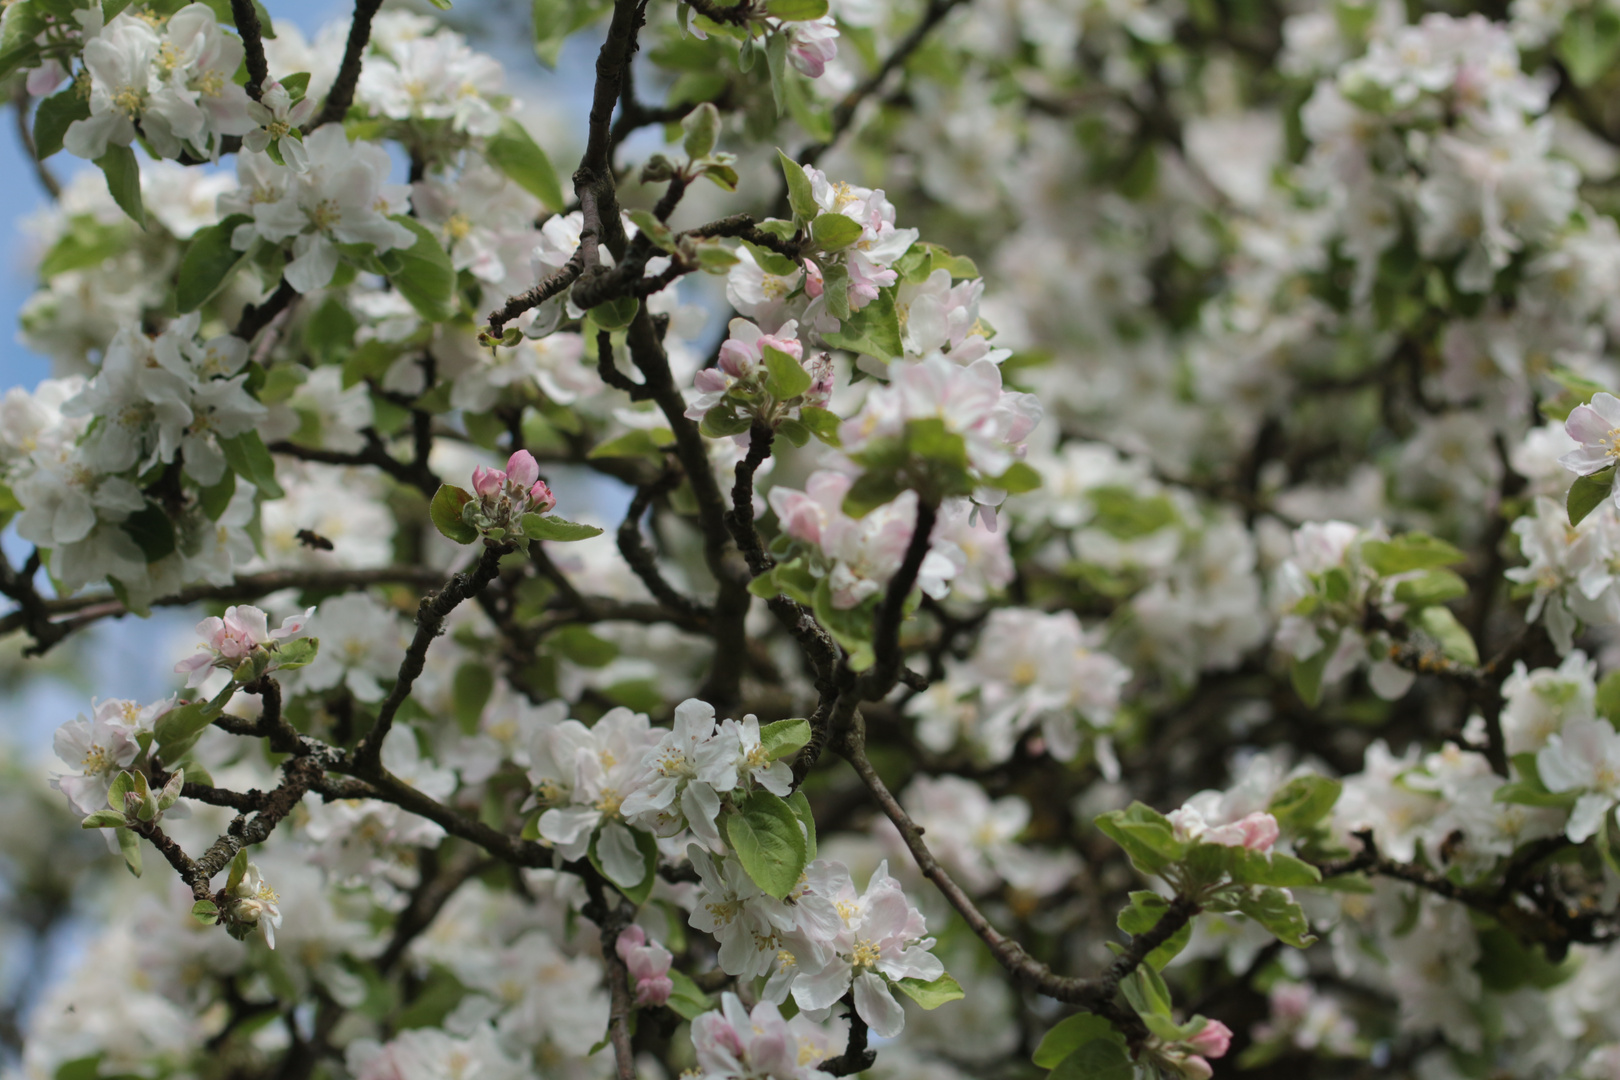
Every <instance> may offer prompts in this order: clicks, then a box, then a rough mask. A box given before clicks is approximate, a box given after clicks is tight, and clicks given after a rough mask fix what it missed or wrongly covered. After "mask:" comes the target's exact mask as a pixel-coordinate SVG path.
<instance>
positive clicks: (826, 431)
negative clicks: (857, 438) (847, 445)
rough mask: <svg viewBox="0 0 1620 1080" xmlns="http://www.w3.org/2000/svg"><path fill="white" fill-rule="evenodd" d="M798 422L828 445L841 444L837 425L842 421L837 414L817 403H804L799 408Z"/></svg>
mask: <svg viewBox="0 0 1620 1080" xmlns="http://www.w3.org/2000/svg"><path fill="white" fill-rule="evenodd" d="M799 423H801V424H803V425H804V426H805V427H807V428H809V429H810V434H812V435H814V436H815V437H816V438H818V439H820V440H821V441H822V442H824V443H826V444H827V445H828V446H839V445H842V442H843V440H841V439H840V438H839V437H838V426H839V425H840V424H842V423H843V421H842V420H840V419H839V417H838V414H837V413H835V412H830V411H828V410H827V409H823V408H821V407H820V406H818V405H805V406H803V407H802V408H800V409H799Z"/></svg>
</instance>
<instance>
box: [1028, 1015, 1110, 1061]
mask: <svg viewBox="0 0 1620 1080" xmlns="http://www.w3.org/2000/svg"><path fill="white" fill-rule="evenodd" d="M1113 1033H1114V1025H1113V1024H1110V1023H1109V1022H1108V1021H1107V1020H1105V1019H1103V1018H1102V1017H1100V1016H1098V1015H1097V1014H1095V1013H1084V1012H1083V1013H1075V1014H1074V1015H1073V1016H1070V1017H1066V1018H1064V1019H1063V1020H1060V1021H1058V1023H1057V1025H1056V1026H1054V1027H1053V1028H1052V1030H1050V1031H1048V1032H1047V1033H1046V1035H1045V1036H1043V1037H1042V1039H1041V1045H1039V1046H1037V1047H1036V1048H1035V1057H1034V1061H1035V1064H1037V1065H1039V1066H1040V1067H1041V1068H1043V1069H1052V1068H1056V1067H1057V1066H1058V1065H1059V1064H1061V1063H1062V1061H1063V1059H1064V1058H1066V1057H1068V1056H1069V1055H1071V1054H1073V1053H1074V1052H1075V1051H1076V1050H1078V1049H1080V1047H1082V1046H1084V1045H1085V1044H1086V1043H1088V1042H1091V1041H1092V1040H1093V1039H1106V1038H1108V1037H1109V1036H1110V1035H1112V1034H1113Z"/></svg>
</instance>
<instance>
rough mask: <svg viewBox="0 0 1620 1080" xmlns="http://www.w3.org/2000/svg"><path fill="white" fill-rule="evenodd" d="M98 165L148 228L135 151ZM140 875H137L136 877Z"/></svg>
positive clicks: (119, 149) (125, 206)
mask: <svg viewBox="0 0 1620 1080" xmlns="http://www.w3.org/2000/svg"><path fill="white" fill-rule="evenodd" d="M96 165H97V166H98V167H99V168H100V169H101V171H102V173H103V174H104V175H105V176H106V177H107V190H108V191H109V192H111V193H112V197H113V202H115V203H117V204H118V208H119V209H120V210H122V211H123V212H124V213H126V214H128V215H129V216H130V219H131V220H133V221H134V222H135V224H137V225H139V226H140V227H141V228H143V229H144V228H146V208H145V207H144V206H142V205H141V166H140V163H139V162H138V161H136V160H135V151H133V150H131V149H130V148H129V147H127V146H109V147H107V152H106V153H105V154H102V155H101V156H100V157H98V158H96ZM139 876H140V875H139V874H138V873H137V874H136V877H139Z"/></svg>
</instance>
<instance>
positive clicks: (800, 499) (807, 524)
mask: <svg viewBox="0 0 1620 1080" xmlns="http://www.w3.org/2000/svg"><path fill="white" fill-rule="evenodd" d="M771 508H772V509H773V510H775V511H776V516H777V518H778V519H780V520H781V522H782V531H783V532H785V533H787V534H788V535H789V536H791V537H793V539H795V540H803V541H805V542H806V543H809V544H819V543H821V526H822V522H823V518H824V516H825V515H824V514H823V512H822V509H821V507H820V505H818V504H817V503H816V500H815V499H813V498H811V497H810V496H809V495H806V494H805V493H804V492H802V491H794V490H792V489H791V488H779V489H775V490H773V491H772V492H771Z"/></svg>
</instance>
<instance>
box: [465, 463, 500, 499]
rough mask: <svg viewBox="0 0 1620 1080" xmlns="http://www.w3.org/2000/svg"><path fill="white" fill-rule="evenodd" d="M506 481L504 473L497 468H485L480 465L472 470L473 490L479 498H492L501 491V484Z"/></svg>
mask: <svg viewBox="0 0 1620 1080" xmlns="http://www.w3.org/2000/svg"><path fill="white" fill-rule="evenodd" d="M504 483H506V474H505V473H503V472H501V471H500V470H499V469H486V468H485V467H484V466H482V465H480V466H478V467H477V468H475V469H474V470H473V474H472V484H473V490H474V491H476V492H477V493H478V497H479V498H481V499H493V498H494V497H495V496H496V495H499V494H500V492H501V485H502V484H504Z"/></svg>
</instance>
